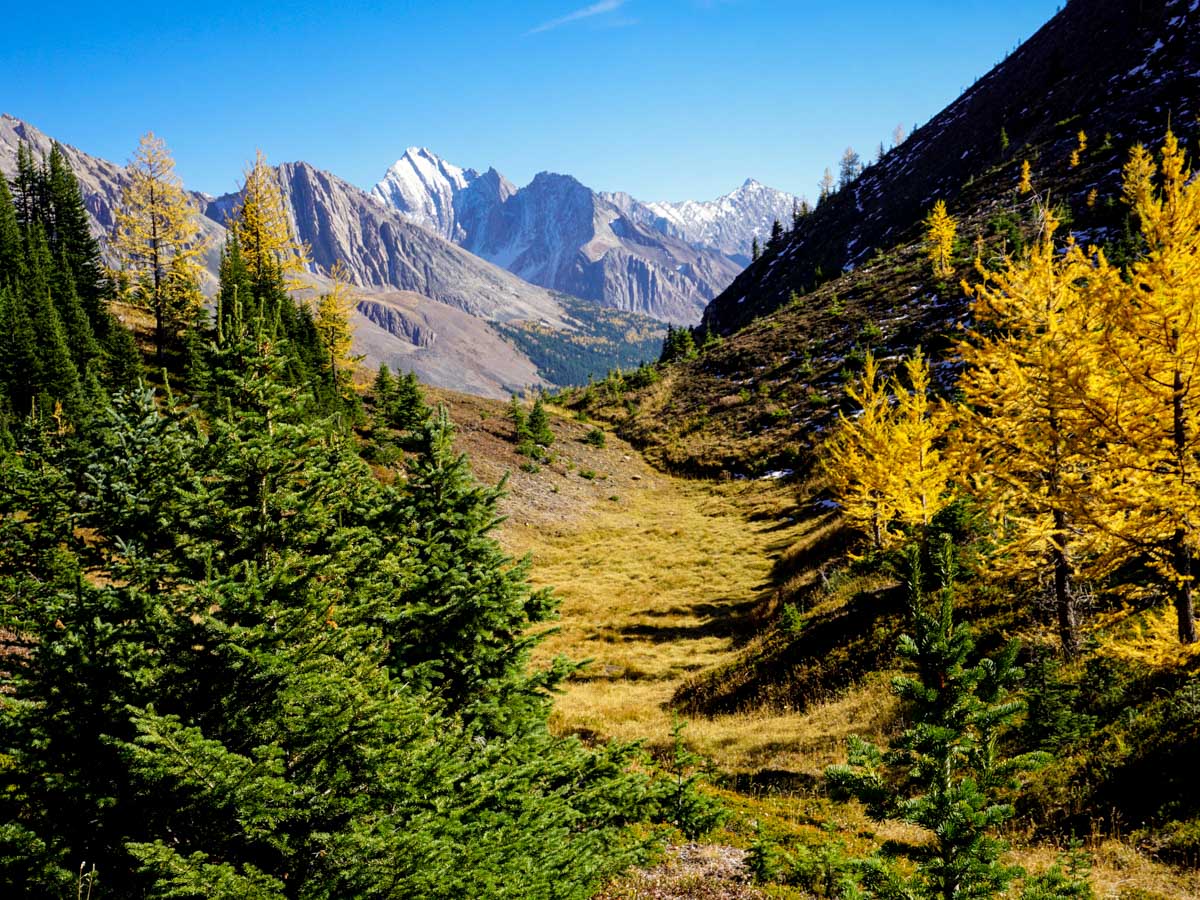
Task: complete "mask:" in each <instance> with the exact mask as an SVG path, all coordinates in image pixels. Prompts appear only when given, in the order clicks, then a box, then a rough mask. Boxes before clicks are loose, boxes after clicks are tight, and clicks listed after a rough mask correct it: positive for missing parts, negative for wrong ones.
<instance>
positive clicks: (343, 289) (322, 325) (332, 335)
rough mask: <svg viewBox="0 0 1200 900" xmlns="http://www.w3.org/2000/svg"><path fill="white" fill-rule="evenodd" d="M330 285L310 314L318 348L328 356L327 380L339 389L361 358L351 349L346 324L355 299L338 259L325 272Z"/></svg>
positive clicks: (349, 326) (350, 331)
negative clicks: (318, 340)
mask: <svg viewBox="0 0 1200 900" xmlns="http://www.w3.org/2000/svg"><path fill="white" fill-rule="evenodd" d="M329 275H330V278H331V279H332V281H333V284H332V285H331V286H330V288H329V290H328V291H326V292H325V293H324V294H322V295H321V296H320V297H319V298H318V299H317V306H316V310H315V311H314V313H313V325H314V327H315V328H316V329H317V336H318V337H319V338H320V340H321V346H323V347H324V348H325V352H326V353H327V354H328V360H329V371H330V377H331V378H332V379H333V381H334V384H335V386H336V387H337V388H338V389H339V390H341V389H342V388H343V387H344V386H345V385H347V384H349V383H350V379H349V375H350V373H352V372H353V371H354V367H355V365H356V364H357V363H358V362H359V360H361V359H362V357H361V356H354V355H353V354H352V353H351V352H350V351H351V346H352V344H353V341H354V330H353V328H352V327H351V325H350V314H351V313H352V312H353V311H354V304H355V297H354V293H353V291H352V289H351V285H350V278H349V272H348V270H347V269H346V266H345V265H344V264H343V263H342V262H341V261H340V260H339V261H338V262H336V263H334V266H333V269H332V270H331V271H330V273H329Z"/></svg>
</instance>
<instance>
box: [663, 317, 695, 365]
mask: <svg viewBox="0 0 1200 900" xmlns="http://www.w3.org/2000/svg"><path fill="white" fill-rule="evenodd" d="M695 358H696V339H695V338H694V337H693V336H692V330H691V329H690V328H688V327H687V326H680V327H679V328H676V327H675V326H674V325H667V336H666V338H665V339H664V340H663V349H662V353H661V354H660V355H659V357H658V361H659V362H660V363H670V362H675V361H676V360H689V359H695Z"/></svg>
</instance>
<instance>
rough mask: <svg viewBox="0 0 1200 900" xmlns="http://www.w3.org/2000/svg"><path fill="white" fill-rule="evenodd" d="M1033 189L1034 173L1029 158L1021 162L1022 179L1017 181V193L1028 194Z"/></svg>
mask: <svg viewBox="0 0 1200 900" xmlns="http://www.w3.org/2000/svg"><path fill="white" fill-rule="evenodd" d="M1032 191H1033V173H1032V169H1031V168H1030V166H1029V160H1027V159H1026V160H1023V161H1022V162H1021V180H1020V181H1019V182H1017V193H1019V194H1028V193H1030V192H1032Z"/></svg>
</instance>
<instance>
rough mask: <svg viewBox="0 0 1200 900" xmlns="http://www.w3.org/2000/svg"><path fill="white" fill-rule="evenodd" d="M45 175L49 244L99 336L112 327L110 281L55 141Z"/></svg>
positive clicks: (74, 182) (79, 195) (76, 187)
mask: <svg viewBox="0 0 1200 900" xmlns="http://www.w3.org/2000/svg"><path fill="white" fill-rule="evenodd" d="M46 179H47V186H46V190H47V193H48V195H49V200H50V209H51V215H52V217H53V222H54V225H53V233H52V236H51V239H50V248H51V250H52V251H53V253H54V255H55V256H56V257H57V258H59V259H61V260H63V262H64V264H65V266H66V268H67V271H68V272H69V274H70V277H71V281H72V282H73V284H74V285H75V289H76V291H77V292H78V294H79V300H80V303H81V304H82V305H83V309H84V312H85V313H86V314H87V317H88V321H89V322H90V324H91V327H92V330H93V332H94V333H95V334H96V336H97V337H99V338H101V339H103V338H105V337H107V335H108V331H109V329H110V328H111V327H112V323H111V321H110V319H109V315H108V307H107V301H108V294H109V289H110V285H109V284H108V281H107V279H106V278H105V275H104V267H103V265H102V264H101V261H100V245H99V243H98V242H97V241H96V239H95V237H93V236H92V231H91V225H90V224H89V219H88V213H87V207H86V206H85V205H84V202H83V193H82V191H80V188H79V182H78V180H77V179H76V178H75V175H74V174H73V173H72V172H71V169H70V167H69V166H68V165H67V161H66V157H65V156H64V154H63V151H62V148H60V147H59V145H58V144H55V145H54V147H53V148H52V149H51V151H50V158H49V160H48V163H47V170H46Z"/></svg>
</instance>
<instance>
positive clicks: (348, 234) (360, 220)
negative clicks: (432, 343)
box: [205, 162, 562, 324]
mask: <svg viewBox="0 0 1200 900" xmlns="http://www.w3.org/2000/svg"><path fill="white" fill-rule="evenodd" d="M276 170H277V171H278V173H279V182H280V186H281V188H282V190H283V197H284V203H285V205H286V207H287V210H288V214H289V216H290V217H291V220H292V226H293V228H294V229H295V233H296V235H297V236H298V237H299V238H300V240H302V241H304V242H305V243H307V244H308V246H309V249H310V250H311V254H312V261H313V264H314V266H315V267H316V269H317V270H318V271H320V272H328V271H329V269H330V268H331V267H332V266H333V264H334V263H335V262H337V261H338V260H341V261H342V262H343V263H344V264H345V265H346V267H347V268H348V270H349V273H350V276H351V279H352V280H353V282H354V283H355V284H358V285H360V286H362V287H365V288H376V289H390V290H400V291H409V292H412V293H416V294H420V295H422V296H425V297H429V298H430V299H433V300H437V301H439V302H441V303H445V304H448V305H450V306H453V307H456V308H458V309H461V310H464V311H465V312H468V313H470V314H472V315H475V316H480V317H482V318H485V319H494V320H497V321H509V320H513V319H533V320H544V321H546V322H548V323H551V324H559V323H560V322H561V315H562V309H561V307H560V305H559V303H558V301H557V300H555V298H554V296H553V295H552V294H551V293H550V292H549V291H547V290H544V289H542V288H539V287H535V286H534V285H531V284H527V283H525V282H523V281H521V279H519V278H516V277H514V276H513V275H512V274H511V273H509V272H506V271H504V270H503V269H501V268H499V267H497V266H494V265H491V264H490V263H488V262H485V261H484V260H481V259H479V258H477V257H475V256H472V255H471V254H470V253H468V252H466V251H465V250H463V249H461V248H460V247H458V246H456V245H454V244H452V243H450V242H449V241H446V240H444V239H443V238H441V237H439V236H438V235H436V234H434V233H433V232H431V231H429V230H427V229H425V228H421V227H419V226H417V225H415V224H413V223H412V222H411V221H409V220H408V219H407V218H406V217H405V216H404V215H402V214H401V213H400V212H399V211H398V210H395V209H391V208H389V207H386V206H384V205H383V204H381V203H379V202H377V201H376V200H374V199H372V198H371V197H370V196H369V195H368V194H366V193H365V192H364V191H362V190H360V189H358V188H356V187H355V186H354V185H352V184H350V183H349V182H346V181H343V180H342V179H341V178H338V177H337V176H336V175H333V174H330V173H329V172H324V171H322V170H320V169H317V168H314V167H313V166H310V165H309V164H308V163H304V162H294V163H284V164H283V165H280V166H277V167H276ZM237 201H238V196H237V195H236V194H227V195H225V196H224V197H219V198H217V199H215V200H213V201H211V202H210V203H209V204H208V205H207V206H206V208H205V214H206V215H208V216H210V217H212V218H214V219H217V220H219V221H224V219H225V218H226V216H228V215H229V213H230V212H231V211H232V209H233V208H234V207H235V206H236V205H237Z"/></svg>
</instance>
